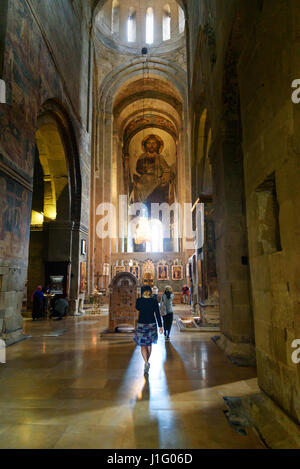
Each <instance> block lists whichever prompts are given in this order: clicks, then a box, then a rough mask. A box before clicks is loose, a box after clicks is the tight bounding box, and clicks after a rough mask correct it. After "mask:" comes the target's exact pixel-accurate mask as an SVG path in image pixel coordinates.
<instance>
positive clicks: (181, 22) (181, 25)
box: [178, 6, 185, 34]
mask: <svg viewBox="0 0 300 469" xmlns="http://www.w3.org/2000/svg"><path fill="white" fill-rule="evenodd" d="M178 23H179V34H182V33H184V30H185V14H184V11H183V9H182V8H181V7H180V6H179V7H178Z"/></svg>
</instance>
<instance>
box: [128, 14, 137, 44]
mask: <svg viewBox="0 0 300 469" xmlns="http://www.w3.org/2000/svg"><path fill="white" fill-rule="evenodd" d="M127 40H128V42H135V41H136V11H135V9H134V8H130V9H129V15H128V20H127Z"/></svg>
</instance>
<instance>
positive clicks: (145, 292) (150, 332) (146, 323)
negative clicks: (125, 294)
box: [134, 285, 163, 375]
mask: <svg viewBox="0 0 300 469" xmlns="http://www.w3.org/2000/svg"><path fill="white" fill-rule="evenodd" d="M141 293H142V297H141V298H138V299H137V300H136V309H137V310H138V311H139V319H138V324H137V329H136V333H135V336H134V341H135V342H136V343H137V345H140V346H141V352H142V356H143V359H144V362H145V369H144V374H146V375H148V373H149V369H150V363H149V359H150V355H151V352H152V344H156V343H157V338H158V336H157V324H158V326H159V332H160V334H162V333H163V328H162V322H161V317H160V312H159V306H158V301H157V300H156V299H155V298H152V290H151V287H150V286H149V285H145V286H143V287H142V291H141ZM155 318H156V320H155ZM156 322H157V324H156Z"/></svg>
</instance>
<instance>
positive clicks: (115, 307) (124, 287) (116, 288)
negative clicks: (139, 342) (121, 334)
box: [109, 272, 138, 332]
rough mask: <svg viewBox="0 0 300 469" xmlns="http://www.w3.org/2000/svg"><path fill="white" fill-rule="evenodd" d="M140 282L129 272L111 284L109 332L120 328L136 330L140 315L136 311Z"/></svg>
mask: <svg viewBox="0 0 300 469" xmlns="http://www.w3.org/2000/svg"><path fill="white" fill-rule="evenodd" d="M137 288H138V281H137V278H136V277H135V276H134V275H132V274H131V273H129V272H121V273H119V274H118V275H116V277H115V278H114V279H113V281H112V282H111V284H110V302H109V330H110V332H115V330H116V328H117V327H118V326H121V325H122V326H124V325H127V326H131V327H132V328H134V329H135V328H136V323H137V318H138V313H137V311H136V309H135V304H136V298H137Z"/></svg>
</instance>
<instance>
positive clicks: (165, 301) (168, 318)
mask: <svg viewBox="0 0 300 469" xmlns="http://www.w3.org/2000/svg"><path fill="white" fill-rule="evenodd" d="M173 299H174V295H173V290H172V287H170V286H167V287H166V289H165V293H164V294H163V296H162V297H161V303H162V305H163V307H164V309H165V312H166V314H165V315H164V316H163V321H164V334H165V338H166V340H170V333H171V329H172V324H173V317H174V314H173Z"/></svg>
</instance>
